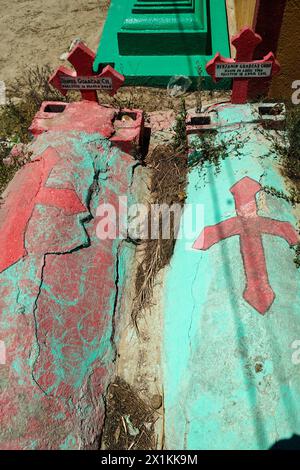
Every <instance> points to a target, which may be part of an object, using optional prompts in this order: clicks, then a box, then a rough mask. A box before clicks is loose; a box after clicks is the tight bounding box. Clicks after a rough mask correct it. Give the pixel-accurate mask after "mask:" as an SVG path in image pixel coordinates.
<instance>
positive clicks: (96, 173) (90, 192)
mask: <svg viewBox="0 0 300 470" xmlns="http://www.w3.org/2000/svg"><path fill="white" fill-rule="evenodd" d="M99 175H100V171H96V169H95V166H94V177H93V181H92V183H91V185H90V187H89V189H88V194H87V198H86V202H85V205H86V207H87V210H88V213H89V214H88V215H87V216H86V217H84V218H83V219H82V220H80V224H81V226H82V228H83V230H84V232H85V236H86V241H85V242H84V243H82V244H81V245H79V246H77V247H75V248H73V249H71V250H67V251H62V252H57V251H54V252H47V253H44V255H43V264H42V268H41V277H40V283H39V288H38V292H37V296H36V298H35V301H34V305H33V312H32V313H33V319H34V331H35V338H36V344H37V355H36V358H35V360H34V361H33V365H32V370H31V377H32V380H33V381H34V382H35V384H36V385H37V386H38V388H39V389H40V390H41V392H42V393H43V394H44V395H46V396H51V393H47V391H46V390H44V389H43V387H41V385H40V384H39V382H38V379H37V378H36V377H35V367H36V365H37V362H38V360H39V357H40V353H41V347H40V342H39V334H38V328H39V327H38V320H37V309H38V301H39V298H40V295H41V293H42V288H43V283H44V271H45V267H46V259H47V256H48V255H56V256H60V255H67V254H72V253H75V252H77V251H79V250H82V249H84V248H88V247H90V246H91V239H90V236H89V234H88V232H87V229H86V227H85V224H86V223H88V222H90V221H91V220H93V219H94V216H93V215H92V212H91V202H92V199H93V195H94V194H95V192H96V191H97V190H98V180H99Z"/></svg>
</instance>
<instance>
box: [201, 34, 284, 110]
mask: <svg viewBox="0 0 300 470" xmlns="http://www.w3.org/2000/svg"><path fill="white" fill-rule="evenodd" d="M231 42H232V44H233V45H234V47H235V48H236V51H237V54H236V58H235V59H226V58H224V57H222V56H221V55H220V53H217V54H216V55H215V57H214V58H213V59H212V60H211V61H210V62H208V64H207V65H206V70H207V73H208V74H209V75H211V76H212V78H213V80H214V81H215V82H217V81H219V80H221V79H222V78H233V79H234V80H233V89H232V98H231V102H232V103H233V104H245V103H247V101H248V97H249V80H250V79H251V78H266V77H272V76H274V75H276V74H277V73H279V72H280V64H279V62H278V61H277V60H276V58H275V56H274V54H273V52H270V53H269V54H267V55H266V56H265V57H264V58H263V59H262V60H254V61H253V60H252V59H253V55H254V51H255V49H256V47H257V46H258V44H260V43H261V42H262V38H261V36H259V35H258V34H256V33H255V32H254V31H253V30H252V29H251V28H248V27H246V28H243V29H242V30H241V32H240V33H239V34H238V35H237V36H235V37H234V38H233V39H232V41H231Z"/></svg>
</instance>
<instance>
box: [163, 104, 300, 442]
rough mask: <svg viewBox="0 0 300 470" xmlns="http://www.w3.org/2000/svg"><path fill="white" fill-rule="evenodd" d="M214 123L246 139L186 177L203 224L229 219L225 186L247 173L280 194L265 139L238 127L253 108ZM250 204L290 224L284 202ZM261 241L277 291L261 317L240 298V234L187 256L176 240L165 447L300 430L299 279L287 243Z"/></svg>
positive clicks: (169, 287)
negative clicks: (298, 361)
mask: <svg viewBox="0 0 300 470" xmlns="http://www.w3.org/2000/svg"><path fill="white" fill-rule="evenodd" d="M219 119H220V121H221V122H223V123H225V124H227V125H228V124H232V123H234V124H235V127H234V128H232V129H230V126H229V127H228V126H227V127H225V128H223V130H222V128H221V129H219V132H218V137H217V138H219V139H225V140H228V141H230V140H231V139H232V138H234V139H236V138H237V133H236V125H239V126H240V129H239V133H238V138H239V140H240V141H242V142H244V143H243V145H242V148H241V149H239V152H240V156H238V155H237V154H236V153H234V151H233V149H232V151H231V152H230V154H229V155H228V156H227V158H226V159H225V160H224V161H223V162H221V165H220V172H219V173H217V174H216V173H215V171H214V168H213V167H212V166H210V165H206V176H205V178H203V177H201V176H200V175H199V171H198V170H197V168H193V169H192V170H191V171H190V173H189V178H188V190H187V194H188V198H187V200H186V203H187V204H188V203H189V204H193V205H195V204H203V205H204V208H205V213H204V226H209V225H214V224H217V223H219V222H221V221H223V220H226V219H229V218H230V217H234V216H235V215H236V212H235V206H234V200H233V196H232V194H231V193H230V188H231V187H232V186H233V185H234V184H235V183H236V182H237V181H239V180H240V179H241V178H243V177H244V176H249V177H251V178H253V179H255V180H257V181H258V182H260V183H261V184H262V185H268V186H274V187H276V189H278V190H279V191H286V188H285V185H284V181H283V179H282V177H281V175H280V173H279V171H278V170H277V166H276V165H277V162H276V155H274V154H273V155H272V152H271V149H270V142H269V141H268V140H267V139H265V138H264V137H263V136H262V135H261V134H260V133H259V132H257V131H256V130H255V125H252V124H244V123H245V122H248V123H250V122H251V120H252V121H253V120H254V119H255V116H254V112H253V110H252V108H251V106H249V105H247V106H245V107H243V106H241V107H232V108H231V107H224V108H222V107H221V108H219ZM192 140H193V141H194V142H195V141H197V137H195V136H193V138H192ZM196 144H197V142H196ZM257 202H258V208H259V215H261V216H265V217H271V218H274V219H277V220H283V221H289V222H291V223H292V224H293V226H296V219H295V216H294V214H293V211H292V209H291V207H290V205H289V204H288V203H287V202H285V201H282V200H279V199H276V198H274V197H271V196H266V195H264V194H263V193H260V194H259V195H258V197H257ZM184 223H185V213H184V214H183V219H182V222H181V224H182V225H184ZM204 226H203V227H204ZM203 227H202V228H203ZM202 228H201V229H199V234H198V235H200V231H201V230H202ZM263 245H264V250H265V257H266V262H267V268H268V274H269V280H270V284H271V286H272V288H273V290H274V292H275V293H276V299H275V301H274V304H273V305H272V306H271V308H270V310H269V311H268V312H267V313H266V315H265V316H262V315H260V314H259V313H258V312H257V311H256V310H255V309H254V308H252V307H251V306H250V305H249V304H248V303H247V302H246V301H245V300H244V298H243V291H244V289H245V282H246V279H245V273H244V267H243V262H242V257H241V253H240V242H239V237H236V236H235V237H231V238H229V239H227V240H224V241H222V242H219V243H218V244H216V245H214V246H212V247H211V248H210V249H209V250H207V251H196V250H191V249H189V250H188V251H187V250H186V240H178V241H177V243H176V247H175V251H174V256H173V258H172V262H171V264H170V268H169V270H168V273H167V278H166V291H165V292H166V295H165V313H164V393H165V417H166V423H165V424H166V428H165V435H166V448H168V449H268V448H269V447H271V446H272V445H273V444H274V443H275V442H277V441H278V440H280V439H286V438H289V437H291V435H292V434H294V433H295V434H300V404H299V403H300V402H299V398H300V375H299V366H296V365H294V364H293V363H292V352H293V350H292V349H291V344H292V342H293V341H294V340H295V339H300V311H299V307H298V306H299V287H300V274H299V271H298V270H297V269H296V266H295V264H294V262H293V252H292V250H290V248H289V245H288V244H287V242H286V241H284V240H283V239H280V238H278V237H273V236H270V235H264V236H263ZM283 273H284V274H283Z"/></svg>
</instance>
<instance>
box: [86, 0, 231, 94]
mask: <svg viewBox="0 0 300 470" xmlns="http://www.w3.org/2000/svg"><path fill="white" fill-rule="evenodd" d="M216 52H221V53H222V54H224V55H229V41H228V29H227V16H226V5H225V1H223V0H221V1H220V0H208V1H206V0H173V1H166V0H160V1H151V2H150V1H148V0H145V1H144V0H128V1H127V2H119V1H118V0H112V2H111V5H110V9H109V12H108V17H107V20H106V23H105V27H104V31H103V35H102V38H101V41H100V45H99V49H98V52H97V56H96V60H95V62H94V72H95V73H99V72H100V71H101V70H102V69H103V67H104V66H107V65H112V66H113V67H115V68H116V69H117V70H118V71H120V72H121V73H122V74H123V75H125V76H126V84H135V85H147V86H166V85H167V83H168V81H169V79H170V77H172V76H174V75H186V76H188V77H191V78H194V79H195V80H196V78H197V77H198V71H197V66H198V64H201V65H202V69H203V71H204V74H205V64H206V62H207V61H208V60H210V59H211V58H212V57H213V56H214V54H215V53H216ZM206 77H207V75H206ZM209 83H210V84H211V80H207V83H206V85H207V86H209ZM229 83H230V81H229ZM219 86H220V87H222V88H226V86H228V81H227V83H226V81H224V82H222V83H220V85H219Z"/></svg>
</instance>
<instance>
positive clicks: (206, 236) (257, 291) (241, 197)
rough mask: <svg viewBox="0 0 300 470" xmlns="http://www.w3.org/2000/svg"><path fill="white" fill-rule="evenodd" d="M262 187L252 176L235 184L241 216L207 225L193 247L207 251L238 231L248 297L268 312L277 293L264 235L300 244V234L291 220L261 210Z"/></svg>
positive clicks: (233, 189) (233, 191)
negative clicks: (271, 276)
mask: <svg viewBox="0 0 300 470" xmlns="http://www.w3.org/2000/svg"><path fill="white" fill-rule="evenodd" d="M259 191H261V185H260V184H259V183H258V182H257V181H255V180H253V179H251V178H249V177H245V178H243V179H241V180H240V181H239V182H238V183H236V184H235V185H234V186H232V188H231V189H230V192H231V193H232V194H233V197H234V200H235V207H236V213H237V217H232V218H231V219H228V220H225V221H223V222H221V223H219V224H217V225H213V226H210V227H206V228H205V229H204V230H203V232H202V233H201V235H200V237H199V238H198V239H197V240H196V241H195V243H194V246H193V248H194V249H196V250H204V251H205V250H208V249H209V248H210V247H212V246H213V245H215V244H216V243H218V242H220V241H221V240H225V239H227V238H229V237H233V236H235V235H238V236H239V237H240V246H241V254H242V258H243V263H244V269H245V275H246V281H247V285H246V289H245V291H244V299H245V300H246V301H247V302H248V303H249V304H250V305H252V307H254V308H255V309H256V310H257V311H258V312H259V313H260V314H262V315H264V314H265V313H266V312H267V310H268V309H269V308H270V307H271V305H272V303H273V301H274V299H275V294H274V292H273V290H272V288H271V286H270V283H269V278H268V272H267V265H266V259H265V254H264V248H263V243H262V235H264V234H267V235H274V236H277V237H281V238H283V239H284V240H286V241H287V242H288V243H289V244H290V245H297V243H298V242H299V236H298V233H297V232H296V230H295V229H294V228H293V226H292V225H291V224H290V223H289V222H281V221H279V220H274V219H270V218H267V217H260V216H259V215H258V214H257V202H256V194H257V193H258V192H259Z"/></svg>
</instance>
